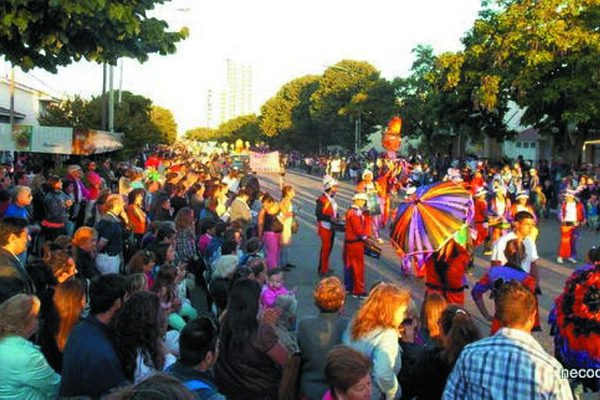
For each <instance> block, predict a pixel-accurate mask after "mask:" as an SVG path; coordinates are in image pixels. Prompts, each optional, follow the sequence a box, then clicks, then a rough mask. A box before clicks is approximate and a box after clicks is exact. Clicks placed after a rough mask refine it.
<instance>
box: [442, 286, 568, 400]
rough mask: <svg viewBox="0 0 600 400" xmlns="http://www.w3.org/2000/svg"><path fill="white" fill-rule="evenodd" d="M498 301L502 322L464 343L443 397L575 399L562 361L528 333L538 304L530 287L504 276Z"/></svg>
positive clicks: (498, 315)
mask: <svg viewBox="0 0 600 400" xmlns="http://www.w3.org/2000/svg"><path fill="white" fill-rule="evenodd" d="M495 302H496V317H497V318H498V319H499V320H500V322H501V324H502V326H503V328H501V329H500V330H499V331H498V332H497V333H496V334H495V335H494V336H491V337H488V338H486V339H483V340H480V341H478V342H475V343H472V344H470V345H468V346H466V347H465V348H464V349H463V351H462V353H461V354H460V357H459V358H458V360H457V361H456V365H455V366H454V369H453V370H452V373H451V374H450V377H449V378H448V382H447V383H446V388H445V390H444V396H443V399H444V400H450V399H461V400H466V399H477V400H486V399H541V398H544V399H557V400H558V399H560V400H562V399H566V400H570V399H573V395H572V392H571V389H570V387H569V383H568V381H567V380H566V379H564V378H561V369H562V366H561V365H560V363H559V362H558V361H557V360H556V359H555V358H554V357H552V356H550V355H549V354H547V353H546V352H545V351H544V349H543V348H542V346H541V345H540V344H539V343H538V342H537V341H536V340H535V339H534V338H533V337H532V336H531V334H530V333H529V332H530V331H531V328H533V325H534V322H535V309H536V300H535V296H534V295H533V293H531V290H529V289H527V288H526V287H525V286H523V285H522V284H520V283H518V282H516V281H508V282H504V283H503V284H501V287H499V288H498V294H497V297H496V300H495Z"/></svg>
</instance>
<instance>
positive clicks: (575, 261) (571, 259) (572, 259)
mask: <svg viewBox="0 0 600 400" xmlns="http://www.w3.org/2000/svg"><path fill="white" fill-rule="evenodd" d="M567 261H568V262H570V263H571V264H577V260H576V259H574V258H573V257H569V258H567Z"/></svg>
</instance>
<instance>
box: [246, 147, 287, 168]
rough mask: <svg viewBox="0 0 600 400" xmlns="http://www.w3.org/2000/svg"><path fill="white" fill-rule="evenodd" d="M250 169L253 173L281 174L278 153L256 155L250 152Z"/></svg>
mask: <svg viewBox="0 0 600 400" xmlns="http://www.w3.org/2000/svg"><path fill="white" fill-rule="evenodd" d="M250 168H251V169H252V170H253V171H255V172H267V173H279V172H281V166H280V165H279V152H278V151H272V152H270V153H257V152H254V151H251V152H250Z"/></svg>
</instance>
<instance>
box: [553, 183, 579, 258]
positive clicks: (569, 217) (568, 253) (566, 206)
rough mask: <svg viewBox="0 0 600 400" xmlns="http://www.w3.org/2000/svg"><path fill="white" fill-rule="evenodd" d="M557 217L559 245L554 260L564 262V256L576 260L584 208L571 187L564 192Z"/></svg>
mask: <svg viewBox="0 0 600 400" xmlns="http://www.w3.org/2000/svg"><path fill="white" fill-rule="evenodd" d="M559 218H560V222H561V227H560V246H559V248H558V257H556V262H557V263H559V264H563V263H564V259H565V258H566V259H567V260H568V261H569V262H571V263H573V264H575V263H576V262H577V238H578V236H579V227H580V226H582V225H584V224H585V209H584V207H583V203H581V202H580V201H578V200H577V198H576V193H575V191H574V190H572V189H567V191H566V192H565V200H564V202H563V203H562V205H561V207H560V213H559Z"/></svg>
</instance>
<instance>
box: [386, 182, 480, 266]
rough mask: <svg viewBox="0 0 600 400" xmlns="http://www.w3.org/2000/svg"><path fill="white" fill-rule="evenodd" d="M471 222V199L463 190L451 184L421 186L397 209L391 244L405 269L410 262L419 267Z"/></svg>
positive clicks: (441, 183)
mask: <svg viewBox="0 0 600 400" xmlns="http://www.w3.org/2000/svg"><path fill="white" fill-rule="evenodd" d="M472 218H473V198H472V197H471V194H470V193H469V192H468V191H467V190H466V189H464V188H463V187H462V186H460V185H458V184H456V183H454V182H451V181H448V182H440V183H434V184H432V185H427V186H421V187H420V188H418V189H417V191H416V192H415V193H414V194H412V195H410V196H409V197H407V198H406V199H405V200H404V201H402V202H401V203H400V205H399V206H398V210H397V212H396V220H395V221H394V223H393V224H392V228H391V235H390V238H391V242H392V244H393V245H394V247H395V248H396V252H397V253H398V255H399V256H400V257H402V258H403V266H404V267H408V266H409V265H410V262H411V261H412V260H415V261H416V262H417V265H419V266H422V265H423V263H424V261H425V259H426V258H427V257H428V256H429V255H431V254H432V253H433V252H435V251H436V250H438V249H440V248H441V247H442V246H443V245H444V244H445V243H446V242H447V241H448V240H450V239H451V238H453V237H455V235H456V234H457V233H460V232H461V231H465V228H466V226H467V225H468V224H469V223H470V222H471V220H472ZM461 236H462V235H461ZM457 239H458V238H457ZM411 256H412V257H411Z"/></svg>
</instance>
